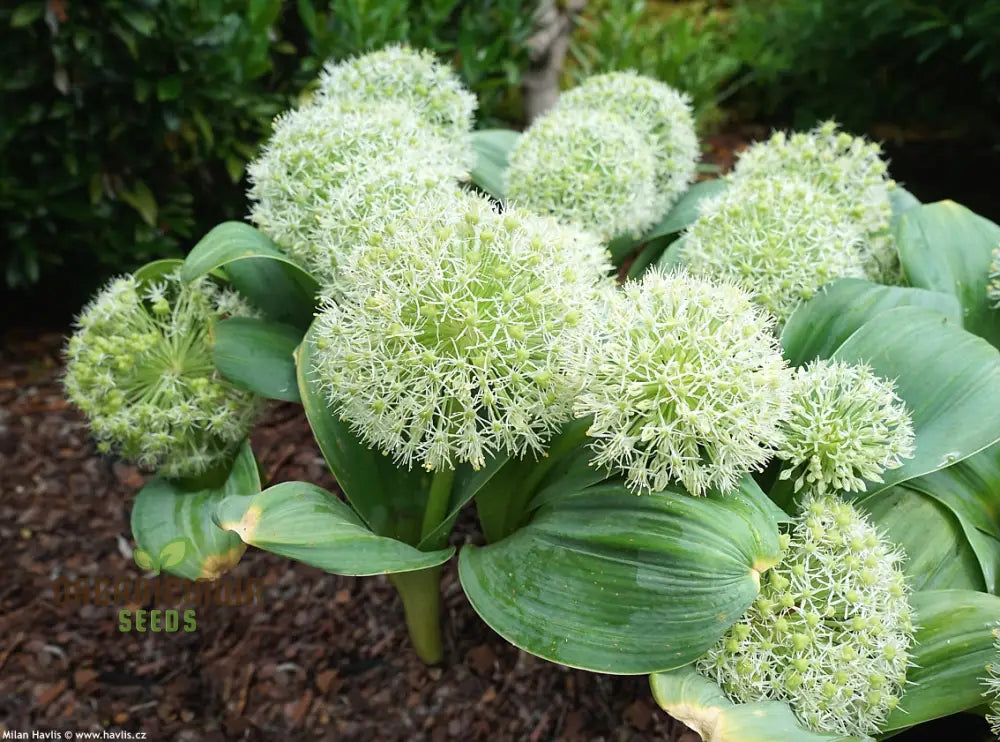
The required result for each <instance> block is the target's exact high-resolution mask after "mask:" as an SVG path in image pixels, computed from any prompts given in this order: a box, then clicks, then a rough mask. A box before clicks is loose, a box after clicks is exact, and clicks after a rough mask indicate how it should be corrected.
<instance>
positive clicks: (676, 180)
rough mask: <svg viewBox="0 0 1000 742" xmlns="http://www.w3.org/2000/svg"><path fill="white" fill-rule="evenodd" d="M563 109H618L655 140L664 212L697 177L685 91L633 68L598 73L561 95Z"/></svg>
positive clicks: (695, 148) (695, 142) (660, 207)
mask: <svg viewBox="0 0 1000 742" xmlns="http://www.w3.org/2000/svg"><path fill="white" fill-rule="evenodd" d="M556 106H557V108H559V109H566V110H576V111H581V110H590V111H604V112H608V113H617V114H619V115H622V116H626V117H628V120H629V123H630V124H632V125H633V126H634V127H636V128H637V129H639V130H640V131H642V132H644V133H645V134H647V135H648V136H649V137H650V138H651V139H652V141H653V158H654V159H653V167H654V170H655V173H656V190H657V195H658V199H659V202H658V205H657V212H658V214H657V216H662V215H663V214H665V213H666V212H667V210H668V209H669V208H670V207H671V206H673V204H674V202H675V201H677V199H678V198H679V197H680V195H681V194H682V193H683V192H684V191H685V190H686V189H687V187H688V186H689V185H690V184H691V183H692V182H693V181H694V178H695V168H696V166H697V164H698V159H699V158H700V156H701V152H700V150H699V146H698V136H697V134H696V133H695V128H694V116H693V114H692V112H691V99H690V97H689V96H688V95H687V94H686V93H681V92H679V91H677V90H674V89H673V88H672V87H670V86H669V85H666V84H665V83H662V82H660V81H659V80H654V79H653V78H651V77H645V76H643V75H640V74H638V73H636V72H634V71H631V70H629V71H625V72H608V73H606V74H603V75H594V76H593V77H589V78H587V79H586V80H584V81H583V82H582V83H581V84H580V85H579V86H577V87H575V88H573V89H572V90H567V91H566V92H565V93H563V94H562V95H561V96H560V98H559V101H558V103H557V104H556Z"/></svg>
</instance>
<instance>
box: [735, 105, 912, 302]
mask: <svg viewBox="0 0 1000 742" xmlns="http://www.w3.org/2000/svg"><path fill="white" fill-rule="evenodd" d="M788 176H793V177H797V178H800V179H804V180H807V181H809V182H811V183H812V184H813V185H815V186H817V187H818V188H820V189H822V190H825V191H827V192H828V193H830V194H832V195H833V196H835V197H836V198H837V200H838V203H839V205H840V208H841V209H842V210H843V211H844V212H845V213H847V214H849V215H850V216H851V218H852V219H853V220H854V221H855V223H856V224H857V225H858V227H859V228H860V229H861V230H862V232H863V235H864V239H863V240H862V242H861V243H860V245H859V248H860V256H861V259H862V264H863V266H864V271H865V275H866V276H868V278H870V279H871V280H873V281H879V282H885V283H898V282H899V260H898V258H897V256H896V246H895V240H894V238H893V235H892V233H891V232H890V223H891V220H892V203H891V201H890V199H889V193H890V191H891V190H892V189H893V188H894V187H895V185H896V184H895V182H894V181H893V180H892V179H891V178H890V177H889V174H888V165H887V164H886V162H885V160H884V159H883V158H882V148H881V147H879V145H878V144H875V143H874V142H869V141H867V140H865V139H864V138H863V137H859V136H854V135H852V134H848V133H847V132H843V131H840V130H839V127H838V125H837V123H836V122H834V121H827V122H824V123H822V124H820V125H819V126H817V127H816V128H814V129H812V130H811V131H808V132H795V133H792V134H786V133H785V132H777V133H775V134H774V135H773V136H772V137H771V138H770V139H768V140H767V141H765V142H760V143H758V144H754V145H752V146H751V147H749V148H748V149H747V150H746V151H745V152H743V153H742V154H741V155H740V158H739V160H738V161H737V162H736V167H735V169H734V170H733V173H732V176H731V177H732V179H733V181H735V182H738V181H740V180H766V179H770V178H784V177H788Z"/></svg>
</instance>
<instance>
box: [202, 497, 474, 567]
mask: <svg viewBox="0 0 1000 742" xmlns="http://www.w3.org/2000/svg"><path fill="white" fill-rule="evenodd" d="M215 520H216V522H217V523H218V524H219V527H220V528H222V529H223V530H225V531H231V532H232V533H234V534H237V535H238V536H239V538H240V539H242V541H243V543H245V544H248V545H250V546H256V547H257V548H258V549H264V550H265V551H270V552H271V553H273V554H279V555H281V556H284V557H288V558H289V559H295V560H296V561H299V562H304V563H305V564H311V565H312V566H314V567H319V568H320V569H324V570H326V571H327V572H333V573H335V574H339V575H351V576H354V577H363V576H367V575H377V574H392V573H396V572H412V571H413V570H418V569H426V568H428V567H436V566H437V565H439V564H443V563H444V562H446V561H448V560H449V559H450V558H451V557H452V555H453V554H454V553H455V548H454V547H453V546H449V547H448V548H447V549H440V550H438V551H419V550H417V549H416V548H414V547H413V546H411V545H409V544H406V543H403V542H402V541H398V540H396V539H394V538H389V537H387V536H379V535H378V534H375V533H373V532H372V531H371V529H369V528H368V526H366V525H365V524H364V523H363V522H362V521H361V519H360V518H359V517H358V516H357V515H356V514H355V513H354V511H353V510H351V508H350V507H348V506H347V504H346V503H344V502H341V501H340V500H338V499H337V498H336V497H335V496H334V495H332V494H330V493H329V492H327V491H326V490H324V489H323V488H321V487H317V486H316V485H314V484H310V483H309V482H282V483H281V484H276V485H274V486H273V487H268V488H267V489H266V490H264V491H263V492H261V493H259V494H256V495H254V496H253V497H227V498H225V499H224V500H222V501H221V502H220V503H219V504H218V505H217V506H216V509H215Z"/></svg>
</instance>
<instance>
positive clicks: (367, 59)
mask: <svg viewBox="0 0 1000 742" xmlns="http://www.w3.org/2000/svg"><path fill="white" fill-rule="evenodd" d="M316 100H317V102H318V103H320V104H323V103H326V102H333V103H341V102H343V101H354V102H363V103H399V104H402V105H403V106H405V107H406V108H408V109H410V110H412V111H414V112H416V113H417V114H418V115H419V116H420V118H421V119H422V120H423V121H424V122H426V123H427V124H428V126H429V127H430V128H431V129H432V130H433V132H434V133H435V134H437V136H439V137H441V138H442V139H444V140H447V141H451V142H461V143H463V146H464V147H465V148H466V151H467V156H471V154H472V152H471V149H468V144H467V138H468V134H469V132H470V131H472V124H473V117H474V115H475V112H476V105H477V102H476V96H474V95H473V94H472V93H470V92H469V91H468V90H467V89H466V88H465V85H464V84H463V83H462V81H461V80H460V79H459V77H458V75H456V74H455V70H454V69H453V68H452V67H451V65H448V64H442V63H441V62H439V61H438V59H437V57H435V56H434V54H433V53H432V52H429V51H427V50H425V49H412V48H410V47H407V46H402V45H393V46H387V47H385V48H384V49H381V50H379V51H376V52H369V53H368V54H362V55H361V56H357V57H352V58H351V59H347V60H344V61H342V62H337V63H333V62H331V63H328V64H327V65H326V66H325V67H324V68H323V72H322V74H321V75H320V78H319V89H318V91H317V96H316ZM467 164H468V166H469V167H471V164H472V163H471V161H467Z"/></svg>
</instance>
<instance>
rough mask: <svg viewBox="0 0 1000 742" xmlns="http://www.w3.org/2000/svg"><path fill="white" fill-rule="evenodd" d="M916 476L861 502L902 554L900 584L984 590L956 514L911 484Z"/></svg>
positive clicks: (939, 588)
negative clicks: (902, 575) (904, 556)
mask: <svg viewBox="0 0 1000 742" xmlns="http://www.w3.org/2000/svg"><path fill="white" fill-rule="evenodd" d="M944 471H948V470H947V469H945V470H944ZM918 481H920V480H919V479H911V480H910V481H909V482H907V483H906V484H902V485H900V486H898V487H892V488H891V489H888V490H885V491H884V492H882V493H881V494H879V495H878V497H872V498H870V499H868V500H866V501H865V502H864V503H863V504H862V509H864V510H867V511H868V513H869V515H870V516H871V519H872V522H873V523H874V524H875V525H876V526H877V527H878V528H879V530H881V531H882V532H883V533H884V534H885V536H886V538H887V539H888V540H889V541H891V542H892V543H894V544H896V545H897V546H899V547H900V548H902V549H903V551H904V552H905V553H906V559H905V560H904V562H903V565H902V566H903V573H904V574H905V575H906V583H907V584H908V585H909V586H910V587H911V588H913V589H914V590H946V589H965V590H984V589H985V587H986V584H985V582H984V581H983V570H982V568H981V567H980V566H979V562H978V561H977V559H976V553H975V552H974V551H973V550H972V547H971V546H970V545H969V541H968V539H967V538H966V535H965V532H964V531H963V530H962V526H961V525H960V524H959V521H958V518H956V517H955V514H954V513H952V512H951V511H949V510H948V508H946V507H945V506H944V505H942V504H941V503H939V502H937V501H936V500H935V499H934V498H933V497H930V496H929V495H926V494H924V493H923V492H919V491H917V490H915V489H911V487H913V486H915V484H914V483H915V482H918Z"/></svg>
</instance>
